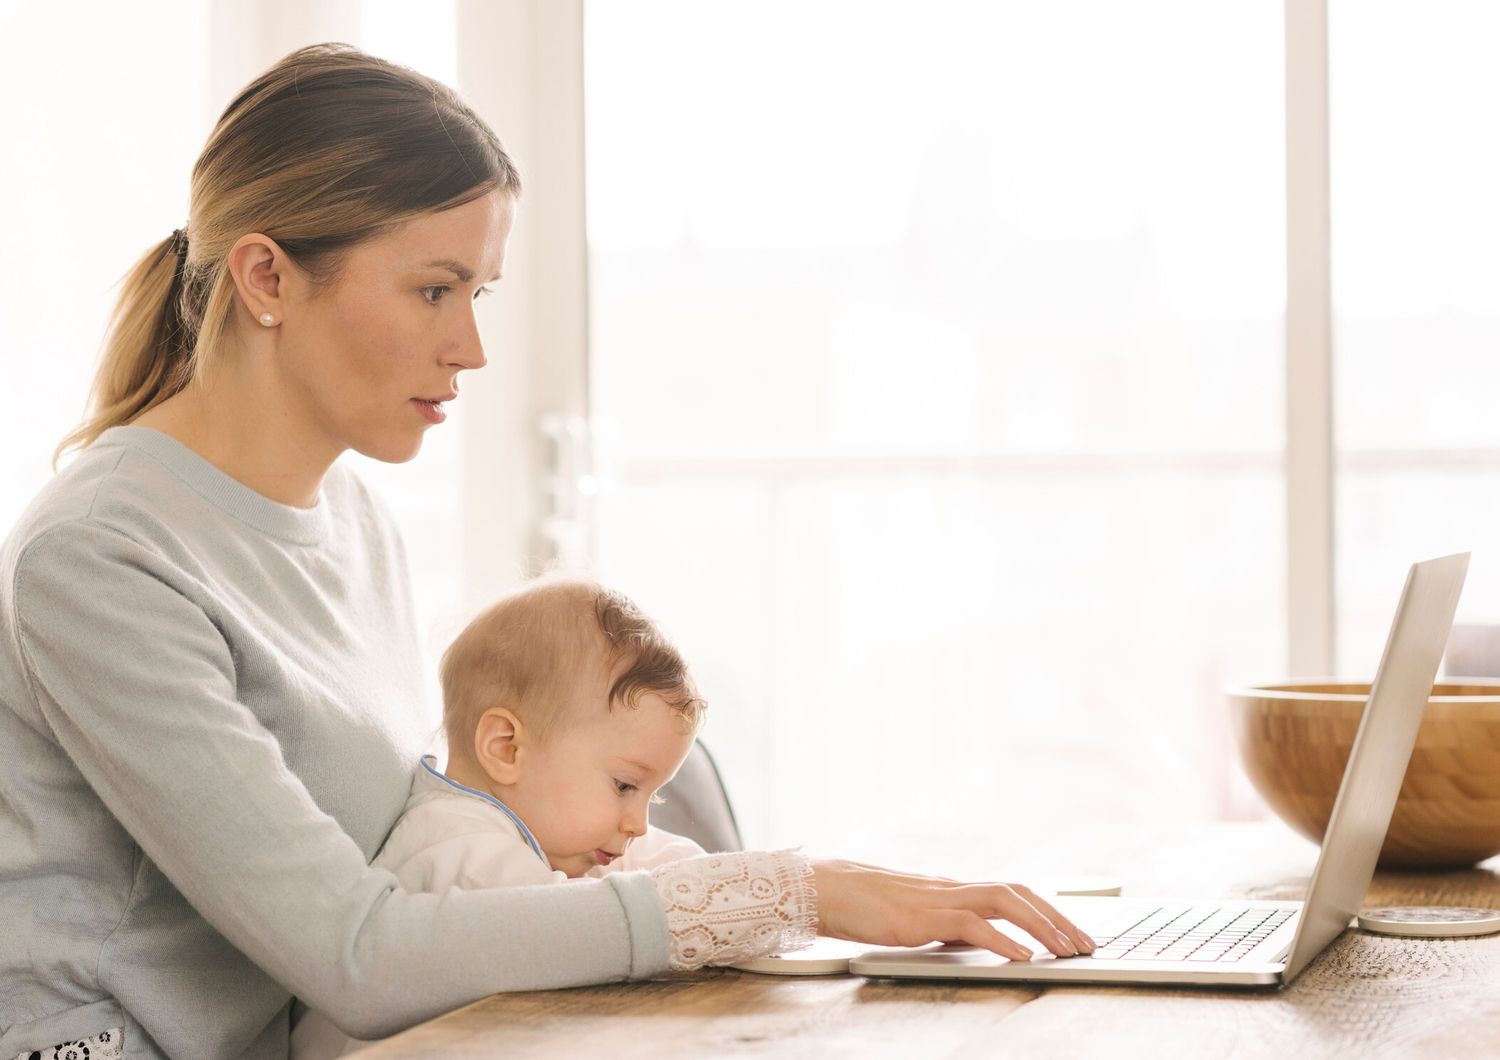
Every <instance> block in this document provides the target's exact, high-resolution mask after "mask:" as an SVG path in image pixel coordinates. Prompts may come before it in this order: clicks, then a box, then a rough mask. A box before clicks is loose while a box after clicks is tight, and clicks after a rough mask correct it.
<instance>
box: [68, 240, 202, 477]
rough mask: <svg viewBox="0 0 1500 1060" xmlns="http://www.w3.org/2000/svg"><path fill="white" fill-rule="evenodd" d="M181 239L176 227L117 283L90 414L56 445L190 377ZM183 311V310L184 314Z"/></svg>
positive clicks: (86, 438)
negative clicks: (115, 297)
mask: <svg viewBox="0 0 1500 1060" xmlns="http://www.w3.org/2000/svg"><path fill="white" fill-rule="evenodd" d="M186 267H187V237H186V236H185V235H184V233H183V232H182V231H181V230H178V231H176V232H173V233H172V234H171V235H170V236H168V237H167V238H166V239H164V240H162V241H161V242H160V243H158V244H157V245H156V246H154V247H152V248H151V249H150V250H149V251H147V252H146V254H145V255H144V256H143V257H142V258H141V260H140V261H138V262H136V264H135V267H134V268H133V269H131V270H130V272H129V273H128V274H126V276H125V278H124V280H122V281H121V286H120V297H119V299H118V300H117V301H116V302H115V309H114V313H113V314H112V315H111V317H110V323H109V331H108V333H107V336H106V338H105V340H104V356H103V358H102V359H101V361H100V364H99V371H98V373H97V374H96V375H95V376H94V386H93V389H92V391H91V392H90V394H89V415H88V418H87V419H86V420H85V421H84V422H83V424H82V425H81V426H80V427H79V428H78V429H77V430H76V431H74V432H73V433H72V434H70V435H68V437H66V438H64V439H63V441H62V444H60V445H59V446H58V447H57V451H56V452H55V453H54V454H53V457H52V459H53V464H54V466H55V465H56V463H57V461H58V459H60V458H61V457H62V456H63V454H64V453H67V452H68V451H69V450H72V449H82V448H86V447H87V446H89V445H91V444H93V442H94V439H96V438H98V437H99V435H101V434H103V433H104V432H105V431H107V430H109V428H111V427H116V426H119V425H120V424H122V423H129V422H130V421H131V420H133V419H135V417H137V416H139V415H140V414H141V413H142V412H145V411H146V410H147V409H149V408H151V407H152V406H153V405H156V404H158V403H160V402H162V401H165V400H166V399H167V398H169V397H171V396H172V395H173V394H175V393H177V391H179V390H181V389H182V388H183V387H184V386H185V385H186V384H187V381H188V380H189V379H191V378H192V374H193V352H192V349H193V340H192V332H193V330H194V329H193V328H192V326H191V325H190V323H189V320H190V318H191V310H190V309H189V307H188V306H186V305H184V302H185V301H187V298H186V297H185V284H184V283H183V275H184V272H185V270H186ZM185 310H186V312H185Z"/></svg>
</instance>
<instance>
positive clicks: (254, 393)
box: [131, 379, 339, 508]
mask: <svg viewBox="0 0 1500 1060" xmlns="http://www.w3.org/2000/svg"><path fill="white" fill-rule="evenodd" d="M231 382H232V381H231V380H227V379H219V380H216V381H212V382H203V383H200V382H196V381H195V382H192V383H189V384H188V385H187V386H186V387H184V388H183V389H182V390H181V391H179V392H178V393H176V394H174V395H173V396H172V397H170V398H168V399H167V400H165V401H163V402H162V403H161V404H160V405H156V406H155V407H153V408H151V409H148V410H147V411H146V412H144V413H142V414H141V415H139V416H137V417H136V418H135V419H134V420H132V421H131V425H132V426H135V427H149V428H151V429H152V430H157V431H161V432H162V433H163V434H166V435H169V436H170V437H172V438H175V439H176V440H177V441H179V442H181V443H182V444H183V445H185V446H187V447H188V448H189V449H191V450H192V451H193V452H195V453H197V454H198V455H199V456H201V457H202V458H203V459H205V460H207V461H208V462H209V463H210V464H213V465H214V466H215V467H217V468H218V469H219V470H220V471H222V472H224V473H225V474H226V475H228V476H229V477H230V478H233V479H235V480H236V481H238V482H240V483H242V484H244V485H246V486H248V487H250V488H251V489H253V490H254V491H255V492H257V493H259V494H261V495H262V496H264V497H268V498H270V499H271V500H273V501H276V502H277V503H279V504H286V505H290V506H292V507H297V508H311V507H313V506H314V505H315V504H317V502H318V491H319V489H321V487H322V485H323V476H324V475H326V474H327V473H328V469H329V468H330V467H332V466H333V462H334V460H336V459H338V456H339V450H338V449H337V448H336V447H335V446H332V445H330V444H329V443H328V441H327V439H325V438H319V437H317V436H316V433H315V432H313V431H310V430H308V429H306V427H304V426H303V425H301V424H299V423H298V422H297V419H296V417H294V416H292V415H290V414H289V410H288V409H287V407H286V403H285V402H284V401H276V400H274V399H272V400H261V399H260V396H259V395H258V391H259V390H260V389H262V388H257V387H253V386H239V385H230V384H231Z"/></svg>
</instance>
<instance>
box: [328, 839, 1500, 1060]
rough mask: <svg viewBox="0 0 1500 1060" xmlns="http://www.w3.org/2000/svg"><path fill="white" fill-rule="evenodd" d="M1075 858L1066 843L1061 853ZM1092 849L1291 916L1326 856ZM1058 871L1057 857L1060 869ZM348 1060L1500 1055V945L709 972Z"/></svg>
mask: <svg viewBox="0 0 1500 1060" xmlns="http://www.w3.org/2000/svg"><path fill="white" fill-rule="evenodd" d="M1079 841H1080V839H1079V837H1076V836H1075V837H1071V838H1070V841H1069V842H1070V846H1069V849H1077V844H1078V842H1079ZM1087 843H1088V848H1089V850H1090V851H1091V859H1092V860H1091V862H1090V866H1089V867H1092V868H1095V870H1096V871H1097V868H1098V866H1100V865H1106V864H1107V865H1110V866H1111V867H1113V868H1114V869H1115V870H1116V871H1117V872H1119V874H1120V875H1121V877H1122V879H1123V880H1124V882H1125V892H1124V893H1125V895H1126V896H1129V897H1151V896H1160V897H1178V896H1188V897H1196V898H1204V897H1209V896H1212V895H1214V894H1220V895H1239V896H1245V897H1258V898H1299V897H1302V895H1303V894H1304V892H1305V890H1306V886H1307V882H1308V879H1309V878H1310V875H1311V872H1312V868H1313V865H1314V861H1315V858H1316V854H1317V851H1316V848H1314V847H1312V846H1311V845H1310V844H1308V843H1306V842H1305V841H1303V840H1301V839H1299V838H1297V837H1295V836H1294V835H1292V834H1291V833H1290V831H1289V830H1287V829H1286V828H1285V827H1284V826H1282V825H1280V824H1279V823H1272V822H1259V823H1254V824H1244V823H1239V824H1219V825H1211V826H1203V827H1196V828H1191V829H1177V830H1171V829H1166V830H1161V829H1159V830H1138V831H1116V832H1111V833H1104V834H1100V835H1097V836H1092V837H1089V838H1088V840H1087ZM1061 849H1062V848H1061V846H1059V848H1058V850H1059V851H1061ZM1027 857H1028V860H1035V861H1036V863H1037V864H1039V865H1040V864H1045V863H1047V859H1048V853H1047V849H1046V847H1045V846H1040V845H1036V844H1033V845H1032V846H1030V847H1028V854H1027ZM1060 859H1061V853H1060V852H1059V853H1056V854H1054V855H1053V863H1055V864H1061V863H1063V862H1062V861H1061V860H1060ZM1367 904H1369V905H1387V904H1392V905H1393V904H1452V905H1478V906H1491V907H1500V859H1495V860H1494V861H1491V862H1486V863H1485V864H1484V865H1482V866H1479V867H1477V868H1472V869H1467V870H1463V871H1458V872H1428V873H1396V872H1381V873H1379V874H1377V876H1376V879H1375V882H1374V883H1373V884H1372V886H1371V888H1370V892H1369V895H1368V900H1367ZM358 1055H359V1056H360V1057H362V1058H368V1060H376V1058H395V1057H437V1056H441V1057H453V1058H466V1057H501V1056H504V1057H559V1058H560V1057H569V1058H575V1057H579V1056H595V1055H607V1056H610V1057H620V1058H631V1057H641V1058H645V1057H652V1058H655V1057H679V1056H681V1057H687V1056H693V1057H703V1056H790V1057H802V1056H807V1057H818V1058H832V1057H856V1056H857V1057H985V1056H995V1057H1010V1056H1015V1057H1023V1056H1024V1057H1098V1056H1108V1057H1110V1058H1111V1060H1124V1058H1130V1057H1142V1058H1150V1060H1163V1058H1167V1057H1244V1058H1247V1060H1248V1058H1260V1057H1269V1056H1281V1057H1287V1058H1289V1060H1321V1058H1328V1060H1334V1058H1337V1060H1344V1058H1349V1057H1424V1058H1425V1057H1449V1056H1466V1057H1474V1056H1491V1055H1494V1056H1500V935H1494V936H1489V937H1486V938H1479V939H1444V940H1423V939H1401V938H1389V937H1383V936H1377V935H1371V934H1368V933H1365V932H1362V931H1359V930H1357V929H1350V930H1349V931H1347V932H1346V933H1345V934H1344V935H1343V936H1342V937H1340V938H1339V939H1338V940H1336V941H1335V942H1334V943H1333V945H1331V946H1330V947H1329V948H1328V949H1327V950H1325V951H1324V952H1323V954H1322V955H1321V956H1320V957H1319V958H1318V959H1317V960H1315V961H1314V962H1313V963H1312V964H1311V965H1310V966H1309V967H1308V969H1307V970H1306V971H1305V972H1304V973H1303V974H1302V975H1301V976H1299V977H1298V978H1297V980H1296V981H1294V982H1293V983H1292V984H1291V985H1290V986H1288V987H1286V988H1285V989H1283V990H1281V991H1276V992H1252V993H1245V992H1240V991H1232V990H1221V989H1160V988H1154V989H1147V988H1137V987H1096V986H1084V985H1076V986H1048V987H1043V986H1034V985H1022V984H956V983H937V982H907V983H893V982H873V981H866V980H863V979H859V978H851V977H828V978H812V977H809V978H783V977H774V976H759V975H754V974H751V973H746V972H736V971H730V970H720V969H709V970H704V971H702V972H698V973H694V974H692V975H688V976H680V977H673V978H671V979H669V980H663V981H656V982H648V983H631V984H624V985H618V986H608V987H587V988H580V989H576V990H556V991H545V992H535V993H527V994H500V995H495V996H494V997H490V998H486V999H484V1000H482V1001H478V1002H476V1003H474V1004H472V1005H469V1006H467V1007H466V1008H462V1009H459V1010H457V1011H456V1012H452V1013H449V1014H448V1015H446V1016H443V1017H440V1018H438V1019H435V1020H432V1021H429V1022H428V1023H425V1024H422V1025H421V1026H419V1027H415V1028H412V1029H411V1030H409V1031H407V1032H405V1033H404V1034H401V1035H397V1036H396V1037H394V1038H390V1039H387V1040H385V1041H384V1042H380V1043H378V1044H376V1045H373V1046H371V1047H369V1048H368V1049H365V1050H363V1051H361V1052H360V1053H359V1054H358Z"/></svg>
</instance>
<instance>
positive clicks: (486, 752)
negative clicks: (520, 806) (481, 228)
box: [474, 707, 525, 784]
mask: <svg viewBox="0 0 1500 1060" xmlns="http://www.w3.org/2000/svg"><path fill="white" fill-rule="evenodd" d="M524 732H525V730H524V727H523V726H522V724H521V719H520V718H518V717H516V716H515V715H514V714H513V713H511V712H510V711H509V710H507V709H505V708H504V707H491V708H490V709H489V710H487V711H485V712H484V713H483V714H481V715H480V717H479V724H478V725H476V726H474V760H475V761H476V762H478V763H479V768H480V769H483V770H484V771H485V774H486V775H488V776H489V778H490V779H491V780H493V781H494V782H495V783H496V784H514V783H515V782H516V781H517V780H518V779H519V778H520V774H521V753H520V751H521V742H522V737H523V736H524Z"/></svg>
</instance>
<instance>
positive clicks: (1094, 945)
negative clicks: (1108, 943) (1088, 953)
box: [1079, 931, 1099, 950]
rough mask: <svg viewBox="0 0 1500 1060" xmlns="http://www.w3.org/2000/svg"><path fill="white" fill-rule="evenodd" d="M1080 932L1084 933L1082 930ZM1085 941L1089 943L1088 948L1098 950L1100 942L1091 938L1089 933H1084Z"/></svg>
mask: <svg viewBox="0 0 1500 1060" xmlns="http://www.w3.org/2000/svg"><path fill="white" fill-rule="evenodd" d="M1079 934H1080V935H1083V932H1081V931H1080V932H1079ZM1083 941H1084V942H1085V943H1086V944H1087V945H1088V948H1089V949H1091V950H1097V949H1098V948H1099V944H1098V943H1097V942H1095V941H1094V940H1093V939H1091V938H1089V937H1088V936H1087V935H1083Z"/></svg>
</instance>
